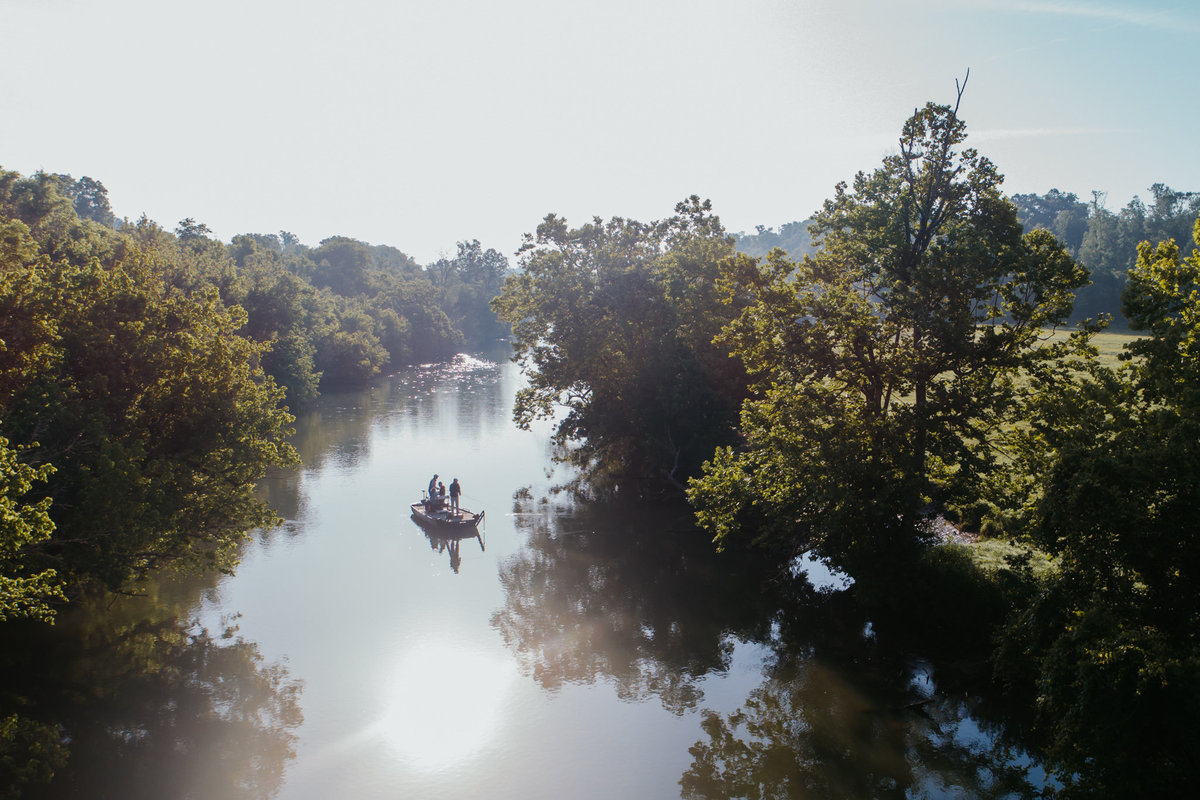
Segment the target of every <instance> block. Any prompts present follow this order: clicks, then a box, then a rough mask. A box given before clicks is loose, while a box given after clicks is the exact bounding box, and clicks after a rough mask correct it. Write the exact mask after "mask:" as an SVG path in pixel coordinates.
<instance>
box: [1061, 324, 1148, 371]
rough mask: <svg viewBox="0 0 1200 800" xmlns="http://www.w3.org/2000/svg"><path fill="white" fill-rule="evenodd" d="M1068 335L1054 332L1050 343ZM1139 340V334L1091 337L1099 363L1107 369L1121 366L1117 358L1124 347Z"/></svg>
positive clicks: (1106, 334) (1108, 332)
mask: <svg viewBox="0 0 1200 800" xmlns="http://www.w3.org/2000/svg"><path fill="white" fill-rule="evenodd" d="M1069 334H1070V331H1061V330H1060V331H1056V332H1055V333H1054V334H1053V335H1052V336H1051V337H1050V341H1056V340H1059V339H1065V338H1067V336H1068V335H1069ZM1140 338H1142V336H1141V334H1137V333H1128V332H1120V333H1118V332H1114V331H1105V332H1104V333H1098V334H1096V335H1095V336H1094V337H1092V344H1094V345H1095V346H1096V349H1097V350H1099V351H1100V363H1102V364H1104V365H1105V366H1108V367H1116V366H1118V365H1120V364H1121V360H1120V359H1119V358H1118V356H1119V355H1120V354H1121V352H1122V351H1123V350H1124V348H1125V345H1126V344H1127V343H1129V342H1132V341H1134V340H1135V339H1140Z"/></svg>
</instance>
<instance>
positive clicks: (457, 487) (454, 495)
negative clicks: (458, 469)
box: [450, 478, 462, 517]
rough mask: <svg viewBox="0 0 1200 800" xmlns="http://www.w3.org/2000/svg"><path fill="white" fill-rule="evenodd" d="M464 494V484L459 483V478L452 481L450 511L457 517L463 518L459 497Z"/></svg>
mask: <svg viewBox="0 0 1200 800" xmlns="http://www.w3.org/2000/svg"><path fill="white" fill-rule="evenodd" d="M461 494H462V484H460V483H459V482H458V478H455V479H454V480H452V481H450V511H451V513H453V514H454V515H455V516H456V517H461V516H462V509H461V508H459V507H458V497H459V495H461Z"/></svg>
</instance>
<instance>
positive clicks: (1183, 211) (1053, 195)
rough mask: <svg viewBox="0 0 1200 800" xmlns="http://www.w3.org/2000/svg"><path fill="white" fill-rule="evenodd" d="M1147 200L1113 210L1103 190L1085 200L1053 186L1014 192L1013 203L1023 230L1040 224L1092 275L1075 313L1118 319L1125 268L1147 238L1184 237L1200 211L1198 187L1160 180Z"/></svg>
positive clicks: (1079, 299)
mask: <svg viewBox="0 0 1200 800" xmlns="http://www.w3.org/2000/svg"><path fill="white" fill-rule="evenodd" d="M1150 195H1151V202H1150V203H1149V204H1147V203H1145V202H1143V201H1142V200H1141V198H1139V197H1134V198H1133V199H1132V200H1130V201H1129V203H1128V204H1127V205H1126V206H1125V207H1124V208H1122V209H1121V210H1120V211H1118V212H1116V213H1114V212H1112V211H1109V210H1108V209H1107V208H1105V207H1104V201H1105V198H1106V193H1105V192H1092V201H1091V202H1090V203H1083V202H1081V201H1080V200H1079V198H1078V197H1076V196H1075V195H1074V194H1069V193H1063V192H1060V191H1058V190H1057V189H1051V190H1050V191H1049V192H1047V193H1046V194H1045V195H1041V196H1039V195H1035V194H1018V195H1014V196H1013V202H1014V203H1015V204H1016V206H1017V209H1018V215H1019V217H1020V220H1021V224H1022V225H1024V226H1025V229H1026V230H1031V229H1033V228H1044V229H1046V230H1048V231H1050V232H1051V233H1053V234H1054V235H1055V237H1056V238H1057V239H1058V240H1059V241H1060V242H1062V244H1063V246H1064V247H1065V248H1066V249H1067V252H1069V253H1070V254H1071V255H1072V256H1073V257H1074V258H1076V259H1078V260H1079V262H1080V263H1082V264H1083V265H1084V266H1085V267H1087V268H1088V270H1089V271H1090V272H1091V275H1092V282H1091V284H1089V285H1088V286H1085V287H1083V288H1082V289H1080V291H1079V293H1078V297H1077V299H1076V305H1075V318H1076V319H1082V318H1085V317H1095V316H1098V315H1101V314H1107V315H1109V316H1111V317H1114V318H1116V319H1119V320H1123V317H1122V315H1121V292H1122V290H1123V288H1124V286H1125V278H1126V273H1127V271H1128V270H1129V269H1130V268H1131V267H1132V266H1133V265H1134V263H1135V262H1136V260H1137V257H1138V245H1139V244H1140V243H1141V242H1143V241H1146V240H1158V241H1166V240H1168V239H1174V240H1175V241H1177V242H1185V241H1187V240H1188V239H1189V237H1190V235H1191V226H1192V220H1193V219H1195V217H1196V215H1197V214H1198V213H1200V192H1180V191H1176V190H1174V189H1172V188H1170V187H1169V186H1166V185H1165V184H1162V183H1156V184H1154V185H1153V186H1151V187H1150Z"/></svg>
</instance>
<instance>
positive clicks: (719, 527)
mask: <svg viewBox="0 0 1200 800" xmlns="http://www.w3.org/2000/svg"><path fill="white" fill-rule="evenodd" d="M965 136H966V132H965V125H964V123H963V122H962V121H961V120H960V119H959V118H958V116H957V113H956V112H955V110H954V109H952V108H950V107H948V106H939V105H935V104H932V103H931V104H928V105H927V106H926V107H925V108H924V109H922V110H919V111H918V112H916V113H915V114H914V115H913V117H912V118H910V119H909V120H908V122H907V123H906V124H905V126H904V129H903V132H902V134H901V137H900V152H899V153H898V154H896V155H893V156H889V157H887V158H885V159H884V162H883V165H882V166H881V167H880V168H879V169H877V170H876V171H875V172H873V173H871V174H869V175H868V174H864V173H859V175H858V176H857V177H856V178H855V181H854V185H853V187H852V188H850V187H847V186H846V185H845V184H839V185H838V187H837V191H836V194H835V196H834V198H833V199H831V200H828V201H827V202H826V203H825V206H824V209H823V210H822V211H821V212H820V213H819V214H817V215H816V217H815V218H814V220H813V223H812V226H811V229H812V230H813V232H814V234H815V235H816V236H817V237H818V241H819V245H820V248H821V249H820V251H819V252H818V253H817V255H815V256H811V257H806V258H804V259H803V261H800V262H796V261H793V260H790V259H789V258H787V257H786V256H785V255H784V254H783V253H782V252H780V251H776V252H774V253H772V254H771V255H769V256H768V257H767V258H766V260H765V261H758V260H755V259H751V258H749V257H745V256H742V257H739V258H738V259H735V260H732V261H730V262H728V263H727V264H726V267H725V269H724V271H723V274H722V279H721V282H722V286H723V287H724V290H725V291H726V293H727V295H728V296H729V297H730V298H731V299H735V300H737V299H741V300H744V301H745V302H746V303H747V305H746V308H745V310H744V311H743V312H742V313H741V315H740V316H739V317H738V318H737V319H735V320H734V321H733V322H732V323H731V324H730V325H729V326H728V327H727V328H726V329H725V331H724V333H723V334H722V337H721V341H722V343H723V344H725V345H726V346H727V347H729V348H730V349H731V351H732V352H733V353H735V354H736V355H737V356H739V357H740V358H741V359H742V360H743V362H744V363H745V365H746V369H747V371H748V372H749V374H750V376H751V378H752V380H753V381H754V386H755V388H756V393H755V395H754V397H753V398H752V399H751V400H750V401H749V402H747V403H746V405H745V406H744V408H743V411H742V433H743V437H744V442H743V445H742V447H741V448H740V449H738V450H736V451H735V450H733V449H725V450H721V451H718V453H717V454H716V455H715V456H714V457H713V458H712V460H711V461H710V462H709V463H708V464H707V465H706V468H705V473H704V476H703V478H701V479H700V480H697V481H694V482H693V483H692V486H691V489H690V497H691V499H692V502H693V504H694V505H695V507H696V509H697V518H698V520H699V521H700V523H701V525H703V526H704V527H705V528H706V529H708V530H709V531H710V532H712V533H713V534H714V536H715V537H716V539H717V541H718V542H721V543H728V541H729V540H730V539H731V538H732V537H735V536H737V535H739V533H740V532H742V531H754V532H755V534H756V536H757V539H756V541H758V542H760V543H762V544H767V545H769V546H771V547H773V548H775V549H776V550H778V551H779V552H780V555H781V557H783V558H785V559H790V558H791V557H793V556H794V555H796V554H797V553H799V552H802V551H804V550H807V549H809V548H810V547H813V546H817V547H819V548H820V549H821V552H822V553H823V554H825V555H827V556H830V557H833V558H834V559H835V560H836V561H837V562H838V563H839V565H841V566H842V567H844V568H848V569H850V570H851V571H857V570H865V569H881V570H884V571H890V572H894V571H895V570H896V565H897V564H901V563H905V562H911V560H912V559H913V558H914V557H915V554H916V548H917V545H918V544H919V541H920V534H919V531H918V527H917V524H918V522H919V520H920V517H921V513H922V510H923V509H924V508H926V507H927V505H928V504H929V503H931V502H938V501H940V500H943V499H944V498H945V497H953V496H960V495H963V494H969V493H971V492H973V491H974V487H975V486H976V485H977V484H978V482H979V479H980V476H982V475H986V474H987V473H989V472H991V471H994V470H996V469H997V466H998V458H997V455H996V453H995V452H994V450H993V449H992V442H991V433H992V432H993V431H995V430H998V429H999V428H1000V427H1001V426H1002V425H1003V424H1004V423H1005V422H1006V421H1007V420H1009V419H1010V418H1011V415H1012V413H1013V411H1014V408H1015V404H1014V397H1015V393H1016V378H1017V376H1018V375H1019V374H1020V373H1021V372H1022V371H1023V370H1028V369H1031V368H1033V367H1034V366H1036V365H1037V364H1039V363H1042V362H1046V361H1052V360H1054V359H1057V358H1059V357H1061V355H1062V353H1063V350H1064V346H1049V347H1047V346H1039V345H1040V342H1039V336H1040V332H1041V330H1042V328H1043V327H1045V326H1052V325H1055V324H1058V323H1060V322H1062V321H1063V319H1064V318H1065V317H1066V316H1067V315H1069V314H1070V311H1071V297H1072V292H1073V290H1074V289H1075V288H1076V287H1077V286H1079V285H1080V284H1081V283H1082V282H1083V281H1084V280H1085V274H1084V272H1083V270H1082V269H1081V268H1080V267H1079V266H1078V265H1077V264H1075V262H1073V261H1072V260H1071V258H1070V257H1069V256H1068V255H1067V254H1066V253H1065V252H1064V251H1063V249H1062V247H1061V246H1060V245H1059V244H1058V243H1057V242H1056V241H1055V240H1054V239H1053V237H1052V236H1050V235H1049V234H1047V233H1046V232H1044V231H1034V232H1032V233H1030V234H1028V235H1025V236H1022V234H1021V229H1020V226H1019V225H1018V223H1017V219H1016V214H1015V210H1014V209H1013V207H1012V205H1011V204H1010V203H1009V202H1008V201H1007V200H1005V198H1004V197H1003V196H1002V195H1001V194H1000V191H999V186H1000V182H1001V177H1000V175H999V174H998V173H997V172H996V169H995V167H994V166H993V165H992V163H991V162H990V161H989V160H988V159H986V158H984V157H982V156H980V155H979V154H978V153H977V152H976V151H974V150H973V149H969V148H963V149H960V146H961V145H962V143H963V141H964V139H965Z"/></svg>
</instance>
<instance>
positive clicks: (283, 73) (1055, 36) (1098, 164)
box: [0, 0, 1200, 263]
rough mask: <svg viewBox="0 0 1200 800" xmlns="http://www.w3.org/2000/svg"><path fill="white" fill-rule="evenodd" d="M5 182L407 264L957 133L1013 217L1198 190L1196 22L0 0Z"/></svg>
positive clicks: (1099, 3)
mask: <svg viewBox="0 0 1200 800" xmlns="http://www.w3.org/2000/svg"><path fill="white" fill-rule="evenodd" d="M0 32H2V37H3V38H2V41H3V45H2V46H0V75H3V80H2V81H0V167H3V168H5V169H9V170H17V171H19V172H22V173H26V174H29V173H33V172H35V171H37V170H39V169H41V170H46V171H48V172H63V173H69V174H71V175H74V176H76V177H79V176H82V175H89V176H91V177H93V178H96V179H98V180H100V181H101V182H103V183H104V185H105V186H106V187H107V188H108V190H109V199H110V201H111V203H112V206H113V210H114V211H115V212H116V213H117V215H118V216H126V217H130V218H137V217H139V216H140V215H141V214H143V213H145V214H146V215H147V216H149V217H150V218H152V219H154V220H157V221H158V222H160V223H161V224H163V225H164V226H166V227H168V228H174V227H175V225H176V224H177V222H178V221H179V220H181V219H183V218H184V217H193V218H195V219H196V220H198V221H200V222H203V223H205V224H207V225H208V226H209V227H210V228H212V230H213V231H214V233H215V234H216V235H217V236H218V237H219V238H221V239H223V240H226V241H227V240H228V239H229V238H230V237H232V236H234V235H236V234H238V233H246V232H258V233H273V232H276V231H278V230H280V229H285V230H289V231H291V232H293V233H295V234H296V235H297V236H299V238H300V240H301V241H302V242H303V243H305V244H308V245H314V246H315V245H316V244H317V243H318V242H320V240H321V239H324V238H326V237H328V236H332V235H344V236H352V237H355V238H358V239H362V240H364V241H368V242H371V243H372V244H390V245H394V246H396V247H398V248H400V249H401V250H403V251H405V252H406V253H408V254H409V255H411V256H413V257H414V258H416V259H417V260H418V261H421V262H422V263H427V262H429V261H432V260H433V259H436V258H437V257H438V256H439V255H440V254H443V253H445V254H452V253H453V252H454V249H455V242H457V241H459V240H465V239H479V240H480V241H481V242H482V243H483V244H484V246H485V247H495V248H497V249H499V250H501V251H502V252H504V253H505V254H509V255H511V254H512V252H513V251H514V250H515V249H516V248H517V247H518V246H519V244H520V236H521V234H522V233H524V232H526V231H531V230H533V229H534V228H535V227H536V225H537V223H538V222H539V221H540V220H541V218H542V217H544V216H545V215H546V214H547V213H550V212H555V213H558V214H560V215H563V216H566V217H567V219H568V221H570V222H572V223H575V224H578V223H582V222H584V221H586V220H587V219H589V218H590V217H592V216H601V217H609V216H614V215H618V216H624V217H632V218H636V219H643V220H649V219H657V218H661V217H663V216H668V215H669V214H671V212H672V209H673V207H674V204H675V203H676V202H677V201H679V200H680V199H682V198H684V197H686V196H687V195H690V194H698V195H700V196H702V197H707V198H710V199H711V200H712V201H713V204H714V206H715V210H716V212H717V213H718V214H719V215H720V216H721V218H722V219H723V220H724V222H725V225H726V227H727V228H728V229H729V230H731V231H740V230H745V231H752V230H753V228H754V226H755V225H758V224H763V225H769V226H778V225H781V224H783V223H786V222H789V221H792V220H796V219H802V218H804V217H807V216H808V215H810V214H811V213H812V212H813V211H814V210H816V209H817V208H818V207H819V206H820V204H821V202H822V201H823V200H824V199H825V198H826V197H828V196H829V195H830V194H831V192H832V189H833V186H834V184H835V183H837V181H839V180H845V179H850V178H851V177H852V176H853V175H854V173H855V172H857V171H859V170H871V169H873V168H875V167H876V166H877V165H878V163H879V160H880V158H881V157H882V156H883V155H885V154H886V153H887V152H890V151H892V150H894V149H895V142H896V138H897V135H898V134H899V131H900V127H901V125H902V124H903V122H904V120H905V119H906V118H907V117H908V116H909V115H910V114H911V113H912V111H913V109H914V108H916V107H918V106H920V105H923V104H924V103H925V102H926V101H929V100H933V101H937V102H942V103H950V102H953V99H954V93H955V79H956V78H957V79H960V80H961V78H962V77H963V75H964V74H965V73H966V70H967V68H970V81H969V83H968V85H967V90H966V94H965V96H964V98H963V103H962V106H961V108H960V113H961V116H962V117H963V119H965V120H966V122H967V126H968V133H969V136H968V142H969V144H971V145H973V146H975V147H976V148H978V149H979V150H980V151H981V152H983V153H984V154H985V155H987V156H989V157H990V158H991V159H992V160H993V161H994V162H995V163H996V164H997V166H998V167H999V169H1000V171H1001V172H1002V173H1004V174H1005V175H1006V176H1007V180H1006V182H1005V187H1004V188H1005V190H1006V191H1007V192H1008V193H1009V194H1014V193H1018V192H1039V193H1040V192H1045V191H1047V190H1049V189H1051V188H1058V189H1061V190H1063V191H1070V192H1075V193H1077V194H1079V195H1080V197H1081V198H1083V199H1085V200H1086V199H1090V198H1091V191H1092V190H1093V189H1099V190H1105V191H1108V192H1109V195H1108V198H1109V199H1108V206H1109V208H1112V209H1114V210H1116V209H1118V208H1120V207H1121V206H1123V205H1124V204H1125V203H1126V202H1128V200H1129V199H1130V198H1131V197H1132V196H1133V195H1135V194H1140V195H1141V196H1142V197H1143V198H1147V197H1148V196H1149V192H1148V191H1147V188H1148V187H1149V186H1150V185H1151V184H1152V183H1155V182H1159V181H1161V182H1164V183H1167V184H1168V185H1170V186H1172V187H1173V188H1176V189H1181V190H1200V153H1198V152H1197V147H1196V143H1197V142H1198V141H1200V89H1198V87H1197V81H1198V76H1200V70H1198V68H1197V64H1196V59H1195V53H1196V51H1197V42H1198V41H1200V3H1198V2H1193V0H1138V1H1137V2H1134V1H1133V0H1095V1H1094V2H1084V1H1083V0H1054V1H1047V2H1043V1H1042V0H1025V1H1022V0H958V1H954V0H894V1H893V0H829V1H828V2H827V1H826V0H740V1H739V2H718V1H717V0H687V1H686V2H683V1H682V0H639V1H638V2H626V1H625V0H606V2H596V0H590V1H589V2H573V0H508V1H507V2H501V1H499V0H493V1H491V2H485V1H484V0H461V1H459V2H455V1H454V0H439V1H438V2H415V1H412V0H391V1H390V2H385V1H384V0H374V1H369V0H337V2H332V1H331V0H206V2H176V0H0Z"/></svg>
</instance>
